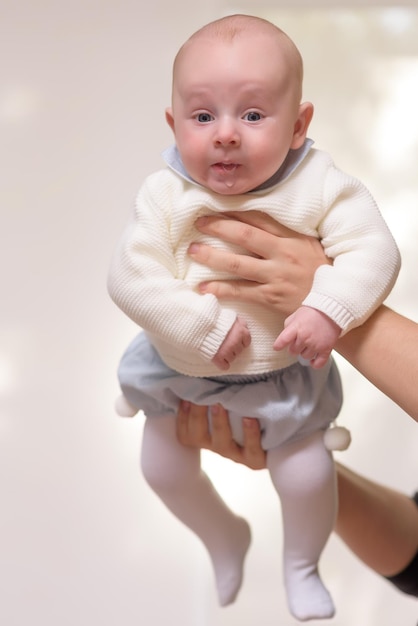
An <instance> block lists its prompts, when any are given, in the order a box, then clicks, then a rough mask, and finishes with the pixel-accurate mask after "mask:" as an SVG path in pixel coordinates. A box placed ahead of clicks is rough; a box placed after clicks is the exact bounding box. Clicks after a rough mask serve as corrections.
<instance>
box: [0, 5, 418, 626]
mask: <svg viewBox="0 0 418 626" xmlns="http://www.w3.org/2000/svg"><path fill="white" fill-rule="evenodd" d="M338 4H340V3H337V2H322V3H321V4H320V5H318V8H313V7H314V3H313V2H308V0H306V2H302V1H300V0H299V1H298V2H296V1H295V2H290V1H289V2H287V3H282V2H280V1H278V0H276V1H274V2H273V1H270V2H265V3H259V2H256V0H253V1H251V0H243V1H242V2H241V3H240V4H235V5H234V4H233V3H228V2H226V1H222V0H214V1H212V2H208V1H205V2H203V1H202V0H194V1H192V0H178V1H177V2H175V3H174V2H171V1H170V0H154V1H153V2H150V3H145V2H143V1H142V0H136V1H134V0H72V1H71V2H64V1H59V0H57V1H55V2H54V1H53V0H16V1H15V2H11V1H8V0H5V1H3V2H2V3H1V20H0V51H1V55H0V58H1V66H2V72H1V76H2V79H1V84H0V129H1V141H0V158H1V163H0V172H1V174H0V176H1V230H0V238H1V239H0V255H1V257H0V258H1V262H0V272H1V286H2V287H1V288H2V298H1V308H0V442H1V452H0V499H1V500H0V501H1V513H0V623H1V624H4V626H29V624H30V625H34V626H38V625H42V626H58V625H59V626H96V625H99V624H100V626H120V625H121V624H123V625H124V626H138V625H141V626H142V625H144V626H145V625H146V626H166V624H170V623H174V624H182V626H215V625H216V626H238V625H239V626H253V625H254V624H256V623H260V624H263V626H276V625H277V624H280V625H281V626H292V625H293V624H296V623H297V622H296V621H295V620H293V619H292V618H291V617H290V616H289V614H288V612H287V609H286V607H285V599H284V592H283V589H282V583H281V571H280V555H281V524H280V510H279V506H278V503H277V499H276V497H275V494H274V492H273V489H272V487H271V485H270V483H269V479H268V476H267V475H266V473H264V472H259V473H252V472H250V471H249V470H246V469H245V468H240V467H235V466H234V465H233V464H231V463H229V462H227V461H225V460H222V459H219V458H217V457H214V456H213V455H211V454H209V453H206V454H205V455H204V462H205V466H206V467H207V469H208V471H209V472H210V474H211V476H212V477H213V478H214V480H215V481H216V484H217V485H218V486H219V489H220V490H221V491H222V493H224V494H225V497H226V498H228V500H229V502H230V503H231V505H232V506H233V507H234V508H235V510H236V511H238V512H240V513H241V514H243V515H245V516H246V517H247V518H248V519H249V520H250V522H251V524H252V526H253V533H254V542H253V546H252V549H251V552H250V555H249V558H248V560H247V567H246V579H245V582H244V585H243V588H242V591H241V594H240V596H239V599H238V601H237V602H236V604H235V605H233V606H232V607H230V608H227V609H219V608H218V607H217V605H216V598H215V593H214V586H213V581H212V573H211V570H210V564H209V561H208V558H207V556H206V554H205V552H204V550H203V548H202V547H201V546H200V544H199V543H198V542H197V540H196V539H195V538H194V537H193V536H192V535H191V534H190V533H189V531H187V530H186V529H184V528H183V527H182V526H181V525H180V524H179V522H177V521H176V520H175V519H174V518H172V517H171V516H170V515H169V514H168V513H167V512H166V511H165V509H164V508H163V506H162V505H161V504H160V503H159V501H158V500H157V499H156V497H155V496H154V495H153V494H152V493H151V492H150V490H149V489H148V487H147V486H146V485H145V483H144V481H143V479H142V477H141V475H140V472H139V469H138V450H139V443H140V437H141V429H142V422H141V418H136V419H135V420H126V421H124V420H122V419H120V418H117V417H116V416H115V414H114V411H113V401H114V398H115V396H116V394H117V381H116V375H115V370H116V365H117V362H118V359H119V357H120V354H121V352H122V350H123V349H124V347H125V345H126V343H127V342H128V341H129V340H130V338H131V337H132V336H133V334H134V333H135V332H136V329H135V328H134V326H133V324H132V323H131V322H130V321H129V320H127V319H125V318H124V316H123V314H122V313H120V312H119V311H118V310H117V309H116V307H115V306H114V305H113V304H112V303H111V302H110V300H109V298H108V296H107V292H106V284H105V283H106V273H107V268H108V264H109V259H110V256H111V253H112V250H113V246H114V244H115V242H116V240H117V238H118V237H119V234H120V232H121V230H122V228H123V226H124V224H125V221H126V219H127V216H128V213H129V211H130V208H131V206H132V202H133V199H134V197H135V194H136V191H137V189H138V187H139V186H140V184H141V181H142V180H143V178H144V177H145V175H147V174H148V173H150V172H151V171H153V170H154V169H156V168H159V167H160V166H161V165H162V162H161V158H160V153H161V151H162V150H163V149H164V148H165V147H166V145H167V144H168V143H170V142H171V135H170V132H169V129H168V128H166V126H165V122H164V108H165V107H166V106H167V105H168V104H169V96H170V73H171V62H172V59H173V56H174V54H175V52H176V50H177V48H178V47H179V45H180V44H181V43H182V42H183V40H184V39H185V38H186V37H187V36H188V35H189V34H191V32H193V31H194V30H195V29H196V28H198V27H200V26H201V25H203V24H204V23H205V22H207V21H209V20H211V19H215V18H217V17H219V16H221V15H223V14H226V13H235V12H245V13H255V14H259V15H262V16H264V17H267V18H269V19H271V20H273V21H275V22H276V23H277V24H278V25H280V26H281V27H282V28H284V29H285V30H286V31H287V32H288V33H289V34H290V35H291V36H292V37H293V38H294V40H295V42H296V43H297V45H298V46H299V48H300V50H301V52H302V54H303V56H304V57H305V67H306V81H305V98H306V99H309V100H311V101H313V102H314V103H315V107H316V114H315V120H314V122H313V124H312V127H311V132H310V136H311V137H312V138H313V139H315V141H316V145H317V146H318V147H321V148H323V149H326V150H328V151H330V152H331V153H332V154H333V156H334V158H335V161H336V162H337V164H338V165H339V166H340V167H341V168H343V169H346V170H347V171H349V172H350V173H352V174H354V175H357V176H358V177H359V178H361V179H362V180H363V181H364V182H365V183H366V184H367V185H368V187H369V188H370V190H371V191H372V193H373V195H374V196H375V197H376V199H377V201H378V203H379V205H380V207H381V210H382V212H383V214H384V216H385V218H386V219H387V221H388V223H389V224H390V226H391V228H392V230H393V232H394V234H395V237H396V239H397V241H398V244H399V247H400V249H401V252H402V256H403V269H402V271H401V276H400V278H399V281H398V283H397V285H396V287H395V289H394V291H393V293H392V295H391V296H390V299H389V301H388V303H389V304H390V305H391V306H393V307H394V308H395V309H397V310H398V311H399V312H401V313H403V314H405V315H408V316H410V317H412V318H414V319H415V320H418V278H417V272H416V267H417V262H418V248H417V238H418V211H417V203H418V177H417V169H418V122H417V117H416V111H417V110H418V41H417V37H416V33H417V32H418V30H417V28H418V4H417V3H416V2H414V3H413V2H410V3H409V5H410V6H409V7H408V6H406V5H405V6H403V7H400V6H398V5H396V7H391V6H390V4H389V3H385V4H386V5H387V6H385V7H384V6H378V4H377V3H373V4H375V5H376V6H374V7H373V8H367V5H368V3H367V2H350V3H345V4H344V3H342V6H341V8H340V9H337V8H336V5H338ZM382 4H383V3H382ZM304 5H305V6H304ZM356 6H358V8H357V9H356V8H355V7H356ZM347 7H351V8H347ZM339 362H340V363H341V370H342V373H343V379H344V387H345V395H346V401H345V405H344V410H343V414H342V416H341V422H344V423H345V424H346V425H348V426H349V427H350V428H351V430H352V434H353V439H354V441H353V444H352V446H351V448H350V450H349V451H348V452H346V453H343V454H342V455H340V457H339V458H340V459H341V460H343V461H344V462H346V463H347V464H348V465H349V466H350V467H352V468H353V469H355V470H357V471H359V472H362V473H364V474H365V475H367V476H369V477H371V478H374V479H376V480H380V481H383V482H385V483H387V484H389V485H391V486H393V487H396V488H399V489H401V490H403V491H405V492H406V493H413V492H414V491H415V490H417V489H418V455H417V444H418V429H417V425H416V424H415V423H414V422H412V420H411V419H410V418H408V417H407V416H406V415H405V414H404V413H403V412H402V411H401V410H400V409H399V408H398V407H396V406H395V405H394V404H393V403H392V402H390V401H389V400H388V399H386V398H385V397H384V396H383V395H382V394H381V393H379V392H378V391H377V390H375V389H374V388H373V387H372V386H371V385H370V384H369V383H367V381H365V380H364V379H362V377H361V376H360V375H358V374H357V373H356V372H355V371H354V370H353V369H352V368H351V367H350V366H349V365H348V364H346V363H344V362H343V361H342V360H340V361H339ZM322 570H323V575H324V578H325V580H326V581H327V583H328V585H329V587H330V589H331V591H332V593H333V595H334V598H335V601H336V604H337V607H338V613H337V616H336V617H335V618H334V619H333V620H330V621H327V622H319V621H317V622H314V623H315V624H325V623H327V624H335V625H338V626H394V625H395V624H402V626H407V625H411V626H416V619H417V603H416V600H413V599H409V598H407V597H405V596H402V595H401V594H400V593H398V592H396V591H395V590H394V589H392V587H391V586H389V585H388V584H387V583H386V582H385V581H383V580H382V579H380V578H379V577H378V576H376V575H375V574H374V573H373V572H371V571H369V570H367V569H366V568H365V567H364V566H363V565H362V564H361V563H360V562H359V561H357V560H356V559H355V557H353V556H352V555H351V554H350V553H349V551H348V550H347V549H346V548H345V547H344V546H343V545H342V543H341V542H340V541H339V540H338V539H337V538H335V537H333V538H332V539H331V541H330V542H329V545H328V546H327V548H326V551H325V553H324V555H323V558H322Z"/></svg>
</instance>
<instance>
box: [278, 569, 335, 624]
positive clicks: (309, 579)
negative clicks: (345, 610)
mask: <svg viewBox="0 0 418 626" xmlns="http://www.w3.org/2000/svg"><path fill="white" fill-rule="evenodd" d="M286 590H287V601H288V605H289V610H290V612H291V613H292V615H293V616H294V617H296V619H298V620H300V621H301V622H304V621H306V620H310V619H327V618H330V617H333V615H334V614H335V608H334V603H333V601H332V598H331V596H330V594H329V592H328V591H327V589H326V588H325V587H324V585H323V583H322V581H321V579H320V577H319V574H318V571H317V570H314V571H313V572H312V573H310V574H306V573H305V575H302V572H300V571H299V572H293V574H292V575H288V577H287V583H286Z"/></svg>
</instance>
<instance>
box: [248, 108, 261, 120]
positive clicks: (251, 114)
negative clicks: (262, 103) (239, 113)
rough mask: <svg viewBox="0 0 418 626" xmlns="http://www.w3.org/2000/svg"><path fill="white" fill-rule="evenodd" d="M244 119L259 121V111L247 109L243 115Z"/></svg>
mask: <svg viewBox="0 0 418 626" xmlns="http://www.w3.org/2000/svg"><path fill="white" fill-rule="evenodd" d="M244 119H245V120H247V122H259V121H260V120H261V113H257V111H249V112H248V113H246V114H245V115H244Z"/></svg>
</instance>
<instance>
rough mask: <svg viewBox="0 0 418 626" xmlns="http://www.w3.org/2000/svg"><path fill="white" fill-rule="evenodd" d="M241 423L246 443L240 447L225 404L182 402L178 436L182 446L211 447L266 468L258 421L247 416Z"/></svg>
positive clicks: (241, 461) (218, 452) (242, 461)
mask: <svg viewBox="0 0 418 626" xmlns="http://www.w3.org/2000/svg"><path fill="white" fill-rule="evenodd" d="M209 411H210V414H211V422H212V428H211V429H209V419H208V414H209ZM242 426H243V432H244V445H243V446H242V447H241V446H239V445H238V444H237V443H236V442H235V441H234V440H233V439H232V433H231V427H230V425H229V416H228V412H227V411H226V410H225V409H224V408H223V407H222V406H220V405H215V406H213V407H211V408H210V409H209V408H208V407H207V406H198V405H197V404H192V403H191V402H185V401H182V402H181V403H180V406H179V409H178V412H177V421H176V427H177V439H178V441H179V442H180V443H181V444H182V445H184V446H188V447H190V448H205V449H206V450H211V451H212V452H216V453H217V454H220V455H221V456H223V457H225V458H227V459H231V460H232V461H235V462H236V463H241V464H242V465H246V466H247V467H249V468H251V469H264V468H265V467H266V453H265V451H264V450H263V449H262V448H261V444H260V425H259V422H258V420H256V419H254V418H250V417H244V418H243V421H242Z"/></svg>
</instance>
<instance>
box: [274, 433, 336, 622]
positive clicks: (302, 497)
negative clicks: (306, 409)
mask: <svg viewBox="0 0 418 626" xmlns="http://www.w3.org/2000/svg"><path fill="white" fill-rule="evenodd" d="M267 465H268V468H269V471H270V475H271V478H272V481H273V484H274V486H275V488H276V489H277V492H278V493H279V495H280V500H281V505H282V516H283V532H284V549H283V558H284V578H285V585H286V591H287V597H288V604H289V609H290V612H291V613H292V614H293V615H294V616H295V617H296V618H297V619H299V620H302V621H304V620H308V619H325V618H329V617H332V616H333V614H334V612H335V610H334V605H333V602H332V599H331V596H330V594H329V593H328V591H327V590H326V589H325V587H324V585H323V583H322V581H321V579H320V577H319V574H318V560H319V557H320V555H321V552H322V550H323V548H324V546H325V544H326V542H327V539H328V537H329V535H330V533H331V532H332V529H333V526H334V521H335V515H336V508H337V494H336V481H335V468H334V462H333V460H332V456H331V454H330V453H329V451H328V450H326V449H325V446H324V443H323V433H322V432H317V433H314V434H313V435H310V436H309V437H305V438H304V439H300V440H298V441H293V442H290V443H288V444H285V445H282V446H279V447H277V448H275V449H273V450H269V452H268V455H267Z"/></svg>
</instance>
